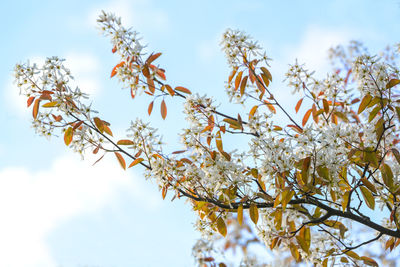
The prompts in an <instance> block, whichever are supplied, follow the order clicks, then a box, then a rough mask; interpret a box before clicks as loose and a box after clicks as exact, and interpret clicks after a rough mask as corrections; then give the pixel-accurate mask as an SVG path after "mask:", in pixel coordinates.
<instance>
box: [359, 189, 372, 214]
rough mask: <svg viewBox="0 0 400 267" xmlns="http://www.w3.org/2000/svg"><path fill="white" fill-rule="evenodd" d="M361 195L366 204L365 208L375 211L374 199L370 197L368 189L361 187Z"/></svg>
mask: <svg viewBox="0 0 400 267" xmlns="http://www.w3.org/2000/svg"><path fill="white" fill-rule="evenodd" d="M360 189H361V194H362V196H363V197H364V200H365V202H366V203H367V206H368V207H369V208H370V209H371V210H374V209H375V198H374V196H373V195H372V193H371V191H369V189H368V188H366V187H365V186H361V187H360Z"/></svg>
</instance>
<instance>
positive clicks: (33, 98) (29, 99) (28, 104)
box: [26, 96, 35, 108]
mask: <svg viewBox="0 0 400 267" xmlns="http://www.w3.org/2000/svg"><path fill="white" fill-rule="evenodd" d="M33 100H35V97H34V96H31V97H29V98H28V100H27V101H26V105H27V107H28V108H29V107H30V105H32V103H33Z"/></svg>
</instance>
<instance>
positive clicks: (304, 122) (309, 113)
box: [302, 108, 312, 126]
mask: <svg viewBox="0 0 400 267" xmlns="http://www.w3.org/2000/svg"><path fill="white" fill-rule="evenodd" d="M311 111H312V109H311V108H310V109H309V110H307V112H306V114H304V117H303V121H302V125H303V126H304V125H306V123H307V121H308V119H309V118H310V115H311Z"/></svg>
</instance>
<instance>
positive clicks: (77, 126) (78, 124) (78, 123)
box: [72, 121, 83, 130]
mask: <svg viewBox="0 0 400 267" xmlns="http://www.w3.org/2000/svg"><path fill="white" fill-rule="evenodd" d="M82 124H83V121H79V122H77V123H75V124H74V127H73V128H72V130H75V129H77V128H79V126H81V125H82Z"/></svg>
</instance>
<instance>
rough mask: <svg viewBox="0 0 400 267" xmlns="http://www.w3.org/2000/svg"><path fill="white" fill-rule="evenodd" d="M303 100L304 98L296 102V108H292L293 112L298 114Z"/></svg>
mask: <svg viewBox="0 0 400 267" xmlns="http://www.w3.org/2000/svg"><path fill="white" fill-rule="evenodd" d="M303 99H304V97H303V98H301V99H300V100H299V101H298V102H297V104H296V107H295V108H294V110H295V111H296V113H297V112H299V109H300V107H301V103H303Z"/></svg>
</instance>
